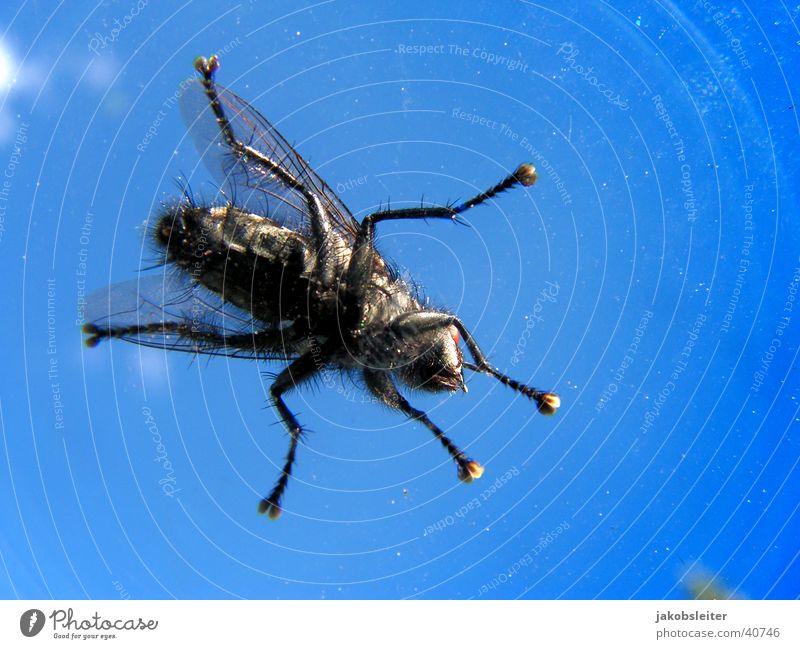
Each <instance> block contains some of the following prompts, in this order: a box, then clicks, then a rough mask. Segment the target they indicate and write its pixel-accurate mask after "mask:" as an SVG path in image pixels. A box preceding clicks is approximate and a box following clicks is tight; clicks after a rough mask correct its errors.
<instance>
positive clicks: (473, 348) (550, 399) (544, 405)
mask: <svg viewBox="0 0 800 649" xmlns="http://www.w3.org/2000/svg"><path fill="white" fill-rule="evenodd" d="M451 325H452V326H454V327H455V328H456V329H458V333H459V334H461V337H462V338H463V339H464V343H465V344H466V345H467V349H469V352H470V354H471V355H472V358H473V359H475V363H474V364H472V363H464V367H466V368H467V369H469V370H472V371H473V372H480V373H481V374H488V375H489V376H493V377H494V378H496V379H497V380H498V381H500V383H502V384H503V385H507V386H508V387H510V388H511V389H512V390H516V391H517V392H520V393H521V394H524V395H525V396H526V397H528V398H529V399H533V400H534V401H536V406H537V408H538V409H539V412H541V413H542V414H543V415H554V414H555V413H556V410H558V408H559V407H560V406H561V399H560V398H559V397H558V395H557V394H556V393H555V392H548V391H544V390H538V389H537V388H534V387H531V386H528V385H525V384H524V383H520V382H519V381H517V380H516V379H512V378H511V377H510V376H507V375H506V374H503V373H502V372H501V371H500V370H498V369H497V368H495V367H492V366H491V365H490V364H489V361H488V359H487V358H486V355H485V354H484V353H483V352H482V351H481V348H480V347H479V346H478V343H477V342H476V341H475V338H474V337H473V336H472V334H471V333H470V332H469V330H468V329H467V328H466V327H465V326H464V323H463V322H461V320H459V319H458V318H457V317H456V316H454V315H450V314H448V313H436V312H434V311H418V312H416V313H409V314H404V315H401V316H398V317H397V318H395V319H394V320H393V321H392V324H391V327H392V329H393V330H394V331H395V333H396V334H397V335H398V336H400V337H413V336H416V335H418V334H420V333H423V332H425V331H430V330H431V329H439V328H441V327H449V326H451Z"/></svg>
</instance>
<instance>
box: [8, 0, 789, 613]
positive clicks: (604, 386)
mask: <svg viewBox="0 0 800 649" xmlns="http://www.w3.org/2000/svg"><path fill="white" fill-rule="evenodd" d="M474 5H475V3H472V4H464V5H455V6H454V5H452V4H450V3H448V4H446V5H445V4H443V5H431V3H422V2H414V1H412V2H406V3H402V6H397V7H393V8H389V7H384V6H381V5H371V4H366V3H348V2H338V1H331V2H320V3H311V4H304V5H300V6H297V5H295V4H294V3H288V2H274V3H268V4H256V3H241V4H238V5H229V6H221V5H220V3H212V2H207V1H199V2H194V3H187V4H186V5H183V6H180V7H176V6H174V5H170V6H169V7H167V6H162V5H161V4H157V3H152V2H140V3H139V4H138V5H137V4H136V3H133V2H130V3H129V2H124V1H123V2H115V3H99V4H97V5H96V6H93V7H87V6H81V7H79V6H77V5H73V4H70V5H64V6H60V5H57V4H56V3H35V4H34V3H23V4H19V5H17V6H14V7H11V6H9V7H5V8H4V9H2V10H0V28H2V30H3V31H2V40H0V75H2V78H1V79H0V81H2V83H3V90H2V95H0V144H2V148H0V151H1V152H2V153H1V154H0V165H2V166H3V169H4V171H3V174H4V179H3V184H0V216H2V221H0V225H2V228H0V250H2V252H3V254H2V256H1V257H0V259H2V262H1V263H2V265H3V271H2V272H3V275H4V277H5V278H6V282H5V291H4V294H5V295H6V296H7V300H6V305H7V306H6V309H7V313H6V314H5V316H4V318H3V319H2V324H0V326H2V327H3V333H4V338H5V340H6V345H5V346H4V353H3V361H4V365H5V368H6V369H5V372H4V373H3V377H2V392H0V431H2V439H3V444H2V445H0V456H2V457H0V459H1V460H2V462H0V465H1V466H2V469H0V497H2V502H3V512H4V521H5V524H4V526H3V531H2V532H0V557H1V558H2V567H0V595H2V596H3V597H5V598H14V597H22V598H49V597H55V598H73V597H74V598H86V597H90V598H116V597H119V596H130V597H133V598H170V597H176V598H227V597H232V598H236V597H244V598H276V597H279V598H312V599H316V598H345V597H346V598H405V597H428V598H502V599H511V598H631V597H633V598H681V597H687V596H689V595H690V594H691V592H692V590H691V589H692V585H691V584H694V583H695V582H697V580H698V579H699V580H700V581H703V580H706V581H708V580H710V581H711V582H712V583H713V584H714V585H716V586H719V587H722V588H726V589H727V590H728V591H729V592H733V593H736V594H738V595H740V596H746V597H752V598H795V597H797V596H798V590H797V583H798V582H799V581H800V580H799V579H798V577H800V572H799V571H800V568H799V567H798V562H797V556H798V543H797V539H798V537H800V534H798V523H799V521H800V518H798V512H797V503H798V502H800V498H799V497H800V479H798V477H800V471H799V470H798V458H800V443H799V442H798V438H797V426H798V408H800V404H798V388H799V387H800V385H799V384H798V379H797V373H796V370H795V367H796V357H797V351H798V346H797V340H798V328H799V327H800V305H798V304H797V302H796V300H795V298H796V297H797V290H798V288H800V247H799V246H798V234H797V228H796V227H795V226H793V225H792V219H793V218H795V216H796V214H795V212H796V209H794V208H795V206H796V205H797V203H798V201H797V199H798V197H797V189H796V188H797V187H798V166H797V162H796V160H795V159H794V158H795V156H793V155H792V154H793V153H794V152H795V151H796V150H797V145H798V131H799V130H800V129H799V127H798V117H797V112H796V110H795V106H794V104H795V96H796V94H797V92H798V87H797V81H796V79H794V78H793V77H792V75H791V74H790V71H791V70H796V69H797V67H798V61H797V51H796V47H795V42H796V41H797V39H798V36H799V35H798V31H797V27H796V23H797V20H798V16H797V11H796V10H787V9H786V8H785V7H784V6H783V5H782V4H781V5H780V6H778V5H776V6H774V7H772V6H767V5H766V3H764V5H763V6H762V5H761V3H757V5H756V6H755V7H747V6H746V5H744V4H742V5H739V4H738V3H733V4H731V5H730V6H728V7H726V8H725V9H724V10H720V9H719V8H717V7H714V6H712V4H711V3H699V2H698V3H693V4H691V6H689V5H687V6H686V7H684V8H683V9H681V10H679V9H678V8H676V7H674V6H673V5H672V4H671V3H641V2H639V3H633V2H615V3H613V6H608V5H604V4H603V5H597V6H592V7H590V6H587V5H586V3H570V2H557V3H550V4H548V5H547V6H540V5H536V4H532V3H526V2H508V3H504V4H503V5H502V9H500V8H498V7H497V6H496V5H489V4H487V5H486V6H474ZM787 11H788V13H787ZM214 52H217V53H219V55H220V58H221V62H222V67H221V69H220V71H219V74H218V79H219V81H220V83H222V84H224V85H226V86H229V87H231V88H232V89H233V90H234V91H235V92H237V93H238V94H239V95H241V96H242V97H244V98H245V99H247V100H248V101H249V102H250V103H252V104H253V105H254V106H255V107H256V108H258V110H260V111H261V112H262V113H263V114H264V115H265V116H266V117H267V118H268V119H269V120H271V121H272V122H273V123H274V124H276V125H277V126H278V128H279V129H280V131H281V132H282V133H283V134H284V135H285V136H286V137H287V139H288V140H289V141H290V142H292V143H293V144H294V145H295V146H296V147H297V148H298V149H299V150H300V151H301V153H302V154H303V155H304V156H305V157H306V158H307V159H309V160H310V161H311V163H312V164H313V166H314V168H315V169H316V170H317V171H318V173H319V174H320V175H321V176H322V177H324V178H325V179H326V180H327V181H328V183H329V184H330V185H331V186H332V187H334V188H335V189H337V191H338V192H339V194H340V196H341V198H342V200H344V201H345V202H346V203H347V204H348V206H349V207H350V209H351V211H353V213H354V214H356V215H357V216H358V217H362V216H364V215H365V214H367V213H369V212H370V211H372V210H375V209H378V208H379V206H381V205H385V204H386V202H387V201H389V200H390V201H391V204H392V206H393V207H408V206H411V205H414V204H418V203H419V201H420V199H421V198H422V197H424V199H425V200H426V201H430V202H439V203H444V202H447V201H451V200H455V199H458V198H466V197H467V196H470V195H472V194H474V193H476V192H478V191H480V190H483V189H485V188H487V187H488V186H490V185H492V184H494V183H495V182H496V181H498V180H500V179H501V178H502V177H503V176H504V174H506V173H507V172H508V171H510V170H512V169H514V168H515V167H516V166H517V165H518V164H519V163H520V162H523V161H530V162H532V163H533V164H534V165H536V167H537V168H538V170H539V181H538V183H537V184H536V185H535V186H534V187H532V188H530V189H528V190H523V189H515V190H514V191H512V192H509V193H506V194H504V195H503V196H502V197H501V199H498V200H497V201H495V202H492V203H490V204H487V205H484V206H482V207H480V208H476V209H475V210H473V211H471V212H469V213H468V215H467V219H468V221H469V223H470V225H471V227H469V228H465V227H455V226H453V225H451V224H448V223H434V222H431V223H423V222H404V223H382V224H380V228H379V246H380V248H381V250H382V252H383V253H384V254H385V256H386V257H387V258H389V259H391V260H393V261H394V262H395V263H396V264H398V265H399V267H400V268H401V269H402V270H403V272H407V273H408V274H409V275H410V276H411V277H413V278H414V279H415V280H416V281H418V282H419V283H420V284H422V286H424V287H425V294H426V295H427V296H428V297H429V299H430V302H431V304H433V305H436V306H439V307H443V308H447V309H449V310H453V311H455V312H457V313H458V314H459V315H460V316H461V318H462V319H463V320H464V322H465V323H466V324H467V326H469V327H471V330H472V331H473V332H474V334H475V336H476V338H477V339H478V340H479V341H480V342H481V344H482V346H483V347H484V349H485V351H486V352H487V353H488V354H489V355H490V357H491V359H492V361H493V363H494V364H495V365H497V366H498V367H499V368H501V369H503V370H504V371H506V372H508V373H509V374H511V375H512V376H514V377H515V378H518V379H519V380H522V381H526V382H529V383H532V384H535V385H537V386H539V387H542V388H548V389H549V388H552V389H555V390H556V391H558V392H559V393H560V394H561V396H562V403H563V407H562V409H561V411H560V412H559V414H558V415H557V416H556V417H553V418H544V417H542V416H540V415H538V414H537V413H536V410H535V408H534V407H533V406H532V404H531V403H529V402H527V401H526V400H525V399H524V398H521V397H518V396H517V395H515V394H514V393H512V392H510V391H508V390H506V389H504V388H503V386H501V385H499V384H498V383H496V382H494V381H492V380H491V379H489V378H487V377H477V376H476V377H472V378H470V379H469V387H470V391H469V394H468V395H463V394H457V395H452V396H444V397H436V396H430V395H420V394H407V396H408V397H409V399H410V400H411V402H412V403H413V404H415V405H417V406H418V407H420V408H424V409H426V410H427V412H428V413H429V414H430V416H431V418H432V419H433V420H434V421H436V422H437V423H438V424H439V425H440V426H442V427H443V428H444V429H445V430H446V431H447V432H448V434H449V435H450V436H451V437H452V438H453V439H454V441H456V442H457V443H458V444H459V445H461V446H462V447H463V448H465V450H467V452H468V453H469V454H470V455H471V456H473V457H474V458H475V459H477V460H479V461H481V463H482V464H484V466H485V467H486V473H485V474H484V476H483V478H482V479H481V480H479V481H477V482H476V483H474V484H472V485H469V486H465V485H462V484H460V483H459V482H458V481H457V479H456V472H455V468H454V467H453V466H452V463H451V461H450V460H449V458H448V457H447V455H446V453H445V452H444V451H443V450H442V448H441V447H440V445H439V444H438V442H436V440H435V439H433V437H432V436H431V435H430V433H429V432H428V431H427V430H425V429H424V428H423V427H421V426H418V425H415V424H413V423H410V422H406V421H404V419H403V418H402V417H401V416H399V415H397V414H396V413H392V412H388V411H386V410H384V409H382V408H380V407H378V406H377V405H375V404H374V403H371V402H370V400H369V399H368V398H367V397H366V396H365V395H364V394H362V392H361V391H360V389H359V388H358V386H357V385H355V384H354V383H353V382H352V381H350V380H349V379H348V378H346V377H345V378H343V379H342V380H341V381H339V380H337V381H336V383H335V385H333V386H332V387H331V386H327V385H322V384H320V385H317V386H316V387H314V386H310V387H309V388H308V389H302V390H300V391H298V392H296V393H293V394H291V395H290V396H289V397H288V398H287V402H288V403H289V404H290V406H291V407H292V408H293V409H294V410H295V411H296V412H297V413H299V417H300V419H301V421H302V422H303V423H304V424H305V425H306V426H307V427H308V429H309V430H310V431H312V432H311V434H310V435H309V437H308V440H307V443H306V445H305V446H304V447H303V448H301V449H300V453H299V461H298V465H297V471H296V474H295V477H294V478H293V479H292V482H291V484H290V486H289V490H288V492H287V496H286V500H285V508H286V512H285V514H284V516H283V517H282V518H281V519H280V521H279V522H277V523H273V522H270V521H268V520H266V519H265V518H263V517H259V516H258V515H257V514H256V506H257V503H258V500H259V498H260V497H261V496H263V495H265V494H266V493H267V492H268V491H269V489H270V488H271V486H272V484H273V483H274V480H275V478H276V477H277V473H278V467H279V465H281V464H282V462H283V456H284V454H285V451H286V446H287V437H286V434H285V432H284V431H283V429H282V428H281V427H280V425H279V424H278V423H277V417H276V414H275V413H274V412H273V411H272V409H271V408H269V407H267V405H266V404H267V394H268V388H269V381H270V379H269V377H268V376H265V372H275V371H277V370H278V369H279V367H278V366H275V365H269V364H263V363H254V362H249V361H237V360H226V359H211V360H207V359H193V358H191V357H190V356H187V355H181V354H176V353H164V352H160V351H158V350H146V349H140V348H137V347H135V346H133V345H128V344H125V343H122V342H116V343H113V344H110V345H109V344H103V345H100V346H99V347H97V348H96V349H91V350H90V349H86V348H85V347H83V346H82V344H81V341H82V336H81V334H80V328H79V324H80V321H81V310H80V307H79V299H80V297H81V296H82V295H84V294H88V293H90V292H92V291H94V290H96V289H100V288H102V287H103V286H105V285H107V284H109V283H111V282H118V281H125V280H129V279H132V278H134V277H136V276H137V273H139V272H140V271H139V269H141V268H144V267H146V266H149V265H151V264H152V262H153V260H154V258H155V253H154V252H153V250H152V248H151V246H150V244H149V243H148V242H147V240H146V238H145V236H144V235H145V229H146V221H147V219H148V216H149V215H151V214H153V213H154V212H155V211H157V209H158V207H159V205H160V204H161V202H162V201H164V200H167V199H168V198H169V197H170V196H174V195H175V194H176V193H177V191H178V190H177V186H176V183H175V180H176V178H178V177H179V176H182V177H187V176H188V177H190V178H191V184H192V187H193V188H194V190H195V192H196V193H197V194H198V195H201V196H202V195H204V194H205V195H207V196H212V195H213V193H214V190H213V186H212V184H211V178H210V177H209V176H208V175H207V174H206V172H205V170H204V169H203V167H202V165H200V164H199V161H198V158H197V153H196V152H195V150H194V147H193V146H192V144H191V142H190V141H189V140H188V139H187V137H186V129H185V126H184V125H183V124H182V122H181V118H180V111H179V110H178V108H177V105H176V104H175V102H174V98H175V96H176V92H178V89H179V86H180V83H181V82H182V81H184V80H186V79H188V78H191V77H192V75H193V69H192V61H193V59H194V57H195V56H197V55H199V54H205V55H208V54H211V53H214Z"/></svg>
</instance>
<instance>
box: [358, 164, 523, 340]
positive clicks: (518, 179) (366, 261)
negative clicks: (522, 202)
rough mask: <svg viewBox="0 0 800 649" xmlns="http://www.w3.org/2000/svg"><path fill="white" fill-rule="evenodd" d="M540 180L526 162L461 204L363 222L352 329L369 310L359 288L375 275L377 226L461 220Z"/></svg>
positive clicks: (397, 212)
mask: <svg viewBox="0 0 800 649" xmlns="http://www.w3.org/2000/svg"><path fill="white" fill-rule="evenodd" d="M536 178H537V176H536V169H535V168H534V166H533V165H532V164H530V163H524V164H521V165H520V166H519V167H517V169H516V170H515V171H514V172H513V173H510V174H509V175H508V176H506V177H505V178H504V179H503V180H501V181H500V182H499V183H497V184H496V185H494V186H493V187H491V188H489V189H487V190H486V191H483V192H481V193H480V194H477V195H476V196H473V197H472V198H470V199H469V200H467V201H464V202H463V203H461V204H460V205H452V206H448V207H418V208H410V209H401V210H386V211H383V212H375V213H374V214H370V215H369V216H366V217H365V218H364V220H363V221H361V227H360V228H359V230H358V234H357V235H356V240H355V242H354V244H353V253H352V255H351V257H350V263H349V265H348V268H347V286H348V291H349V292H350V295H351V301H350V302H351V304H352V305H353V306H352V307H351V309H352V311H351V313H350V316H349V321H348V323H349V324H350V326H351V327H353V326H357V325H358V324H359V323H360V322H361V319H362V317H363V313H364V307H365V305H364V304H363V303H362V302H361V299H363V292H362V293H359V290H358V288H357V287H361V286H364V284H365V283H366V282H369V281H370V279H371V277H372V274H373V272H374V264H375V259H376V257H377V253H376V251H375V243H374V238H375V224H376V223H378V222H379V221H391V220H398V219H447V220H450V221H459V214H461V213H463V212H466V211H467V210H469V209H472V208H473V207H475V206H477V205H480V204H481V203H483V202H485V201H487V200H489V199H490V198H493V197H494V196H496V195H497V194H499V193H501V192H504V191H506V190H507V189H510V188H512V187H514V185H517V184H519V185H523V186H524V187H530V186H531V185H533V183H535V182H536Z"/></svg>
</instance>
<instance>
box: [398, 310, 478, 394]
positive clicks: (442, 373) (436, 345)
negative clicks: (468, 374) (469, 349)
mask: <svg viewBox="0 0 800 649" xmlns="http://www.w3.org/2000/svg"><path fill="white" fill-rule="evenodd" d="M460 340H461V336H460V335H459V333H458V329H457V328H456V327H454V326H453V325H450V326H447V327H442V328H439V329H432V330H431V331H426V332H424V333H421V334H418V335H417V337H416V338H415V339H414V340H413V341H408V342H409V343H410V344H412V345H414V347H415V348H416V349H418V350H419V353H418V354H416V355H415V356H414V357H413V358H412V360H410V361H409V362H408V363H406V364H405V365H404V366H403V367H402V369H400V370H399V372H398V374H399V377H400V378H401V379H402V381H403V382H404V383H405V384H406V385H408V386H409V387H412V388H416V389H418V390H427V391H429V392H455V391H456V390H463V391H464V392H466V391H467V386H466V384H465V383H464V374H463V367H462V364H463V356H462V354H461V349H460V347H459V342H460Z"/></svg>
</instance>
